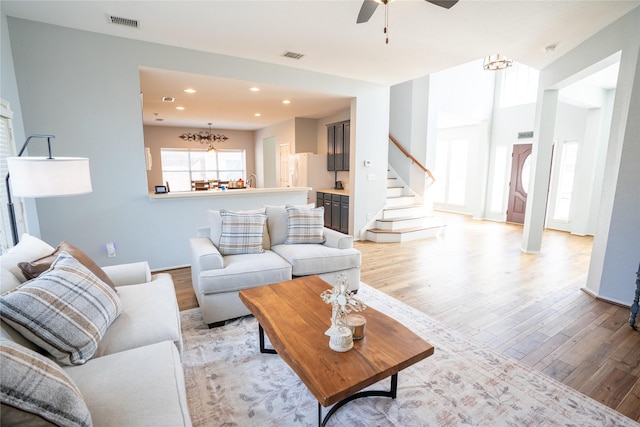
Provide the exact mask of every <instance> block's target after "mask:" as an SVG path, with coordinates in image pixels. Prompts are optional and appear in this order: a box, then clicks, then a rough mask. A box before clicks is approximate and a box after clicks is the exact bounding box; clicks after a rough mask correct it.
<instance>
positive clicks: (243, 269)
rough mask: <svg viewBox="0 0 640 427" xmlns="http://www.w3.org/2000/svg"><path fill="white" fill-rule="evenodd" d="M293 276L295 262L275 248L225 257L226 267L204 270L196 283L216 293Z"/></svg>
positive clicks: (203, 290)
mask: <svg viewBox="0 0 640 427" xmlns="http://www.w3.org/2000/svg"><path fill="white" fill-rule="evenodd" d="M290 279H291V265H290V264H289V263H287V262H286V261H285V260H284V259H282V258H281V257H279V256H278V255H276V254H275V253H273V252H272V251H264V252H263V253H261V254H247V255H229V256H226V257H224V268H222V269H218V270H206V271H202V272H201V273H200V278H199V280H198V283H197V284H196V286H197V287H198V292H201V293H203V294H214V293H218V292H231V291H239V290H241V289H247V288H253V287H256V286H260V285H266V284H269V283H276V282H281V281H283V280H290Z"/></svg>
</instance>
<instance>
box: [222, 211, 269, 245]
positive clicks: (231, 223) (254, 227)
mask: <svg viewBox="0 0 640 427" xmlns="http://www.w3.org/2000/svg"><path fill="white" fill-rule="evenodd" d="M220 216H221V217H222V232H221V233H220V247H219V248H218V249H219V250H220V253H222V255H225V256H226V255H241V254H259V253H262V252H263V251H264V249H263V248H262V234H263V232H264V224H265V222H266V220H267V217H266V215H265V214H247V213H238V212H231V211H227V210H224V209H221V210H220Z"/></svg>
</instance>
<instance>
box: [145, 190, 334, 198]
mask: <svg viewBox="0 0 640 427" xmlns="http://www.w3.org/2000/svg"><path fill="white" fill-rule="evenodd" d="M309 190H311V188H309V187H270V188H249V187H247V188H236V189H227V190H220V189H215V190H202V191H175V192H169V193H163V194H155V193H149V199H151V200H168V199H199V198H222V197H225V198H228V197H231V198H235V197H252V196H265V195H270V194H282V193H300V192H307V191H309ZM323 191H324V190H323Z"/></svg>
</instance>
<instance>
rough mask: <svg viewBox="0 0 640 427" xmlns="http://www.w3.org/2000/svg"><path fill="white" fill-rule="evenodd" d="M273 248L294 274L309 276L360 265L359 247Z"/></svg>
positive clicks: (310, 246) (305, 246)
mask: <svg viewBox="0 0 640 427" xmlns="http://www.w3.org/2000/svg"><path fill="white" fill-rule="evenodd" d="M271 250H272V251H273V252H275V253H277V254H278V255H280V256H281V257H282V258H284V259H285V260H286V261H287V262H288V263H289V264H291V267H292V274H293V275H294V276H309V275H312V274H322V273H328V272H332V271H341V270H347V269H349V268H354V267H360V262H361V255H360V251H358V250H357V249H336V248H330V247H327V246H324V245H277V246H272V248H271Z"/></svg>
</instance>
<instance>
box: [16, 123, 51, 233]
mask: <svg viewBox="0 0 640 427" xmlns="http://www.w3.org/2000/svg"><path fill="white" fill-rule="evenodd" d="M31 138H43V139H44V138H46V139H47V146H48V149H49V157H48V158H49V159H53V157H52V156H51V139H53V138H55V135H40V134H34V135H30V136H29V137H28V138H27V140H26V141H25V142H24V144H23V145H22V148H21V149H20V151H19V152H18V157H20V156H22V153H24V150H25V149H26V148H27V145H29V142H30V141H31ZM4 181H5V184H6V186H7V202H8V203H7V208H8V209H9V220H10V221H11V234H12V236H13V244H14V245H17V244H18V224H17V222H16V210H15V208H14V206H13V201H12V200H11V186H10V185H9V173H8V172H7V176H6V177H5V179H4Z"/></svg>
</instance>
